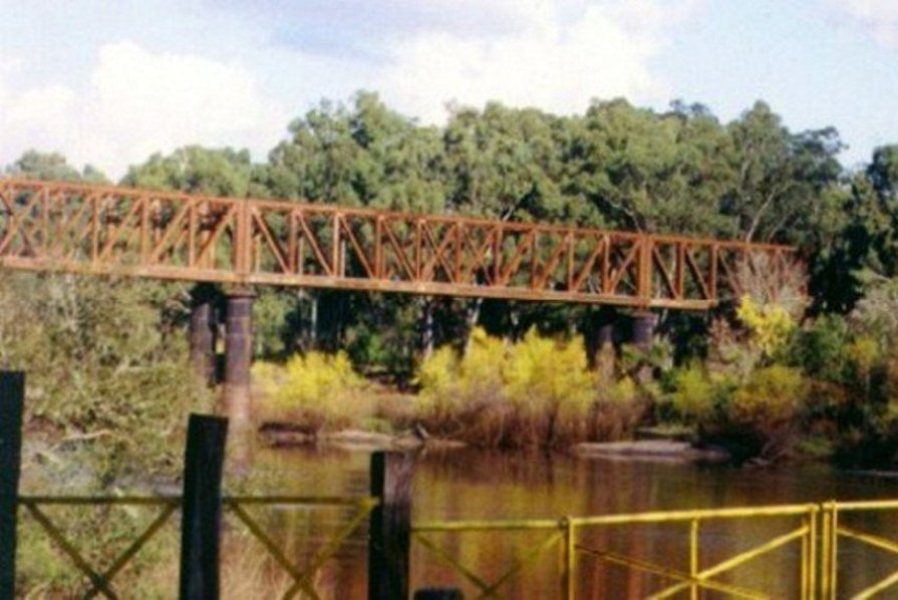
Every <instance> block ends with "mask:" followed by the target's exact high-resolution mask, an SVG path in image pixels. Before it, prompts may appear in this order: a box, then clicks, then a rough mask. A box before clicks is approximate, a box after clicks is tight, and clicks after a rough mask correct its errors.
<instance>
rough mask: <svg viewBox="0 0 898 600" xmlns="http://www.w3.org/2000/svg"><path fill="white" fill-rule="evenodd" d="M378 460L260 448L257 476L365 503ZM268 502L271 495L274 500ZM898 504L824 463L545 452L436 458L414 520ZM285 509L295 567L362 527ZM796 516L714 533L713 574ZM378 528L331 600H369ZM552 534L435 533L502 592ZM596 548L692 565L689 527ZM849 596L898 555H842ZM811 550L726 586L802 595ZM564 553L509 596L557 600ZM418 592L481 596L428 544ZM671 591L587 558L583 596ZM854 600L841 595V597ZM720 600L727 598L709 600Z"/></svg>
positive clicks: (637, 533) (331, 513)
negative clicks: (761, 465) (315, 544)
mask: <svg viewBox="0 0 898 600" xmlns="http://www.w3.org/2000/svg"><path fill="white" fill-rule="evenodd" d="M368 460H369V456H368V454H366V453H364V452H357V451H345V450H336V449H332V450H313V449H300V448H296V449H277V450H274V449H269V450H258V451H257V452H256V455H255V458H254V467H253V468H254V470H255V471H256V472H257V473H258V474H260V475H261V477H262V479H263V480H265V481H268V482H269V483H268V484H266V487H267V488H269V489H267V490H265V492H266V493H295V494H303V495H308V494H315V495H365V494H366V493H367V488H368V474H367V469H368ZM260 493H262V492H261V491H260ZM873 498H898V478H892V477H890V476H888V475H887V474H882V475H876V474H861V473H846V472H840V471H837V470H834V469H831V468H828V467H826V466H822V465H802V466H794V465H793V466H787V467H781V468H769V469H746V468H743V469H736V468H733V467H727V466H697V465H692V464H682V463H675V462H646V461H639V460H633V459H630V460H608V459H596V458H588V459H587V458H576V457H571V456H565V455H558V454H552V455H550V454H543V453H494V452H483V451H476V450H453V451H444V452H428V453H424V454H423V455H422V456H421V457H420V459H419V462H418V465H417V468H416V473H415V479H414V491H413V519H414V520H415V521H423V520H434V519H525V518H526V519H536V518H540V519H542V518H549V519H556V518H558V517H561V516H564V515H573V516H585V515H605V514H617V513H635V512H645V511H660V510H676V509H696V508H722V507H740V506H758V505H771V504H796V503H806V502H822V501H826V500H830V499H839V500H857V499H873ZM299 512H300V514H299V515H297V514H296V513H297V511H296V510H295V509H294V510H292V511H288V509H286V508H282V509H274V512H273V513H272V514H271V515H269V519H270V520H269V523H270V524H271V526H272V527H273V530H274V531H276V532H277V536H278V537H279V538H280V541H281V542H282V543H284V544H285V546H286V547H288V548H289V549H290V550H291V552H292V555H293V557H294V558H295V559H296V560H298V561H300V562H302V561H303V560H308V544H307V541H308V540H310V539H312V540H319V539H323V533H322V532H323V531H325V530H328V529H333V528H336V527H337V526H339V524H340V523H341V522H344V521H345V520H346V519H348V518H349V514H347V512H346V510H345V509H337V510H334V509H328V510H324V511H321V510H319V511H311V510H306V511H299ZM852 524H853V525H855V526H857V527H860V528H862V529H864V530H865V531H871V532H879V533H881V534H882V535H889V531H890V530H891V531H894V532H895V534H893V537H895V538H898V512H896V513H895V514H894V515H893V514H886V513H884V514H878V515H872V516H871V515H854V516H853V521H852ZM797 525H798V521H797V520H795V519H794V518H791V520H790V518H782V517H778V518H769V519H763V520H759V519H753V520H747V519H741V520H733V521H727V522H715V523H712V524H709V525H707V526H705V525H703V526H702V527H703V530H702V538H701V554H700V559H699V560H700V563H701V566H702V567H707V566H710V565H712V564H715V563H717V562H719V561H721V560H724V559H726V558H728V557H730V556H732V555H734V554H737V553H739V552H741V551H744V550H746V549H748V548H750V547H752V546H754V545H758V544H761V543H764V542H765V541H768V540H770V539H772V538H774V537H776V536H778V535H782V534H783V533H786V532H788V531H789V530H790V529H791V528H794V527H795V526H797ZM364 535H365V533H364V531H359V532H357V533H356V534H354V535H353V536H352V538H351V539H350V540H349V542H348V543H347V544H345V545H344V547H343V548H342V549H341V551H340V552H339V553H338V556H337V560H336V561H333V562H332V563H331V564H330V565H329V566H328V567H327V568H326V569H324V570H323V571H322V573H321V575H320V577H319V578H318V579H317V580H316V588H317V589H318V590H319V592H320V593H321V594H322V595H323V596H324V597H333V598H340V599H342V598H364V597H365V590H366V577H367V574H366V566H365V565H366V563H365V543H364V539H365V538H364ZM548 535H549V534H548V533H546V532H538V533H501V534H497V533H464V534H444V533H440V534H431V535H430V536H429V537H428V539H430V540H432V541H433V542H435V543H436V544H437V545H438V546H439V547H441V548H443V549H444V550H445V551H446V552H447V553H448V554H449V555H450V556H452V557H453V558H454V559H456V560H458V561H460V562H461V563H463V564H464V565H465V566H466V567H468V568H469V569H470V570H471V571H472V572H473V573H476V574H477V575H478V576H479V577H481V578H482V579H484V580H486V581H489V582H492V581H494V580H495V579H496V578H498V577H499V576H501V574H502V573H503V572H505V570H507V569H508V568H509V567H510V566H511V565H512V564H513V562H512V561H513V560H514V558H515V556H516V555H520V554H521V553H523V552H525V551H526V549H527V548H530V547H532V546H533V545H534V544H538V543H539V542H540V541H541V540H543V539H545V538H546V537H547V536H548ZM579 541H580V543H582V544H583V545H584V546H588V547H590V548H597V549H602V550H606V551H609V550H610V551H613V552H617V553H621V554H626V555H629V556H634V557H637V558H639V559H642V560H647V561H652V562H655V563H658V564H661V565H664V566H666V567H669V568H674V569H679V570H685V569H687V568H688V566H687V565H688V545H687V544H688V525H687V524H683V523H680V524H666V525H627V526H613V527H605V528H603V529H602V530H596V531H593V530H590V531H588V532H584V534H582V535H581V537H580V540H579ZM841 548H842V550H843V553H842V555H841V556H840V561H841V569H840V574H839V577H840V581H839V587H840V590H846V591H851V590H859V589H862V588H863V587H864V586H865V585H869V584H870V583H872V582H873V581H875V580H876V579H877V578H878V577H884V576H885V575H887V574H888V573H889V572H891V570H893V569H895V568H898V557H896V556H894V555H893V556H892V557H889V556H888V555H885V554H882V553H877V551H875V550H871V549H862V548H861V547H859V546H855V545H852V543H851V542H846V543H844V544H843V545H842V546H841ZM799 551H800V545H799V544H798V543H792V544H790V545H788V546H786V547H784V548H781V549H779V550H776V551H775V552H772V553H770V554H769V555H767V556H765V557H761V558H759V559H756V560H754V561H752V562H750V563H748V564H747V565H744V566H741V567H739V568H738V569H735V570H734V571H733V572H732V573H731V574H730V575H728V576H726V577H723V578H720V581H724V582H729V583H731V584H734V585H738V586H743V587H746V588H752V589H755V590H758V591H763V592H765V593H767V594H769V595H770V596H771V597H775V598H792V597H797V594H798V585H799V583H798V581H799V580H798V573H799V569H798V564H799V563H798V557H799ZM557 556H558V552H557V551H556V550H553V551H550V552H548V553H546V554H545V555H544V556H542V557H541V558H540V560H538V561H537V562H535V563H534V566H532V567H530V568H528V569H526V570H524V571H523V572H522V573H521V574H520V575H519V576H517V577H514V578H511V579H510V580H509V581H508V582H507V583H506V584H504V585H503V586H502V587H501V588H500V589H499V592H500V593H499V596H500V597H508V598H555V597H558V596H559V595H560V586H559V575H558V573H559V571H558V559H557ZM411 562H412V569H411V570H412V584H413V588H418V587H422V586H446V585H458V586H460V587H462V588H463V589H464V590H465V592H466V597H474V595H473V594H472V593H471V592H472V591H473V590H474V588H473V587H471V585H470V584H467V585H466V584H465V583H466V582H465V581H464V579H463V578H462V577H460V576H459V575H458V574H457V573H456V572H454V571H453V570H452V569H451V568H449V567H447V566H446V564H445V563H444V562H441V561H440V559H438V558H437V557H436V556H435V555H434V554H433V553H432V552H431V551H430V550H428V549H426V548H425V547H424V546H423V545H422V544H421V543H414V544H413V549H412V557H411ZM670 583H671V581H670V580H664V579H662V578H660V577H658V576H653V575H646V574H639V573H635V572H633V571H631V570H628V569H625V568H623V567H618V566H614V565H609V564H607V563H605V562H604V561H600V560H598V559H595V558H592V557H589V556H585V555H581V557H580V558H579V559H578V563H577V592H578V595H577V597H579V598H639V597H644V596H646V595H649V594H651V593H653V592H655V591H658V590H660V589H663V588H664V587H665V585H670ZM841 595H842V594H841V593H840V596H841ZM702 597H707V598H712V597H723V596H720V595H716V596H715V595H711V594H710V593H709V594H708V595H707V596H702Z"/></svg>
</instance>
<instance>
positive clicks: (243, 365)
mask: <svg viewBox="0 0 898 600" xmlns="http://www.w3.org/2000/svg"><path fill="white" fill-rule="evenodd" d="M254 298H255V294H253V292H252V291H251V290H248V289H245V288H241V289H236V290H232V291H230V292H228V294H227V309H226V316H225V372H224V395H223V397H222V408H223V412H224V414H225V416H226V417H228V418H229V419H230V420H231V427H232V428H233V429H234V430H237V431H240V430H245V429H247V428H248V426H249V424H250V417H251V406H250V405H251V398H250V366H251V362H252V350H253V340H252V335H253V334H252V314H253V299H254Z"/></svg>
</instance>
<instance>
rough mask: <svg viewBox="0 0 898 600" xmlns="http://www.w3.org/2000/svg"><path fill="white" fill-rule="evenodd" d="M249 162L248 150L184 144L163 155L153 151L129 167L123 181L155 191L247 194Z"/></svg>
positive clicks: (224, 194) (225, 194)
mask: <svg viewBox="0 0 898 600" xmlns="http://www.w3.org/2000/svg"><path fill="white" fill-rule="evenodd" d="M251 175H252V163H251V162H250V155H249V151H248V150H233V149H231V148H222V149H219V150H212V149H208V148H202V147H200V146H185V147H184V148H179V149H177V150H175V151H174V152H172V153H171V154H169V155H167V156H164V155H162V154H158V153H157V154H154V155H152V156H151V157H150V158H149V159H147V161H146V162H144V163H142V164H140V165H135V166H132V167H130V168H129V169H128V173H127V175H125V177H124V178H123V179H122V184H124V185H130V186H134V187H142V188H150V189H156V190H177V191H180V192H188V193H193V194H205V195H210V196H236V197H241V196H246V195H247V194H248V192H249V191H250V181H251Z"/></svg>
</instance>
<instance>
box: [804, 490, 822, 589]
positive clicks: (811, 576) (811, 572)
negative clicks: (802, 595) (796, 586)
mask: <svg viewBox="0 0 898 600" xmlns="http://www.w3.org/2000/svg"><path fill="white" fill-rule="evenodd" d="M819 513H820V509H819V507H817V506H814V507H812V508H811V510H810V516H809V517H808V542H807V543H808V573H807V581H808V593H807V596H806V598H808V599H809V600H813V598H815V597H816V594H817V519H818V518H819Z"/></svg>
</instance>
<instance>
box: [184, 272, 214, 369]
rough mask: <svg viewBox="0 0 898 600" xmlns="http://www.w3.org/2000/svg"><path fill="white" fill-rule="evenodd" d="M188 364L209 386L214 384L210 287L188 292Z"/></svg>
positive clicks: (203, 286) (212, 318) (195, 288)
mask: <svg viewBox="0 0 898 600" xmlns="http://www.w3.org/2000/svg"><path fill="white" fill-rule="evenodd" d="M190 296H191V298H190V300H191V302H190V333H189V335H190V340H189V341H190V364H191V365H193V370H194V371H195V372H196V374H197V375H198V376H199V377H200V378H201V379H202V380H203V381H205V382H206V384H207V385H211V384H212V383H214V382H215V314H214V310H213V306H212V300H213V297H214V292H213V290H212V288H211V287H210V286H206V285H202V284H200V285H197V286H196V287H194V288H193V290H192V291H191V292H190Z"/></svg>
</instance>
